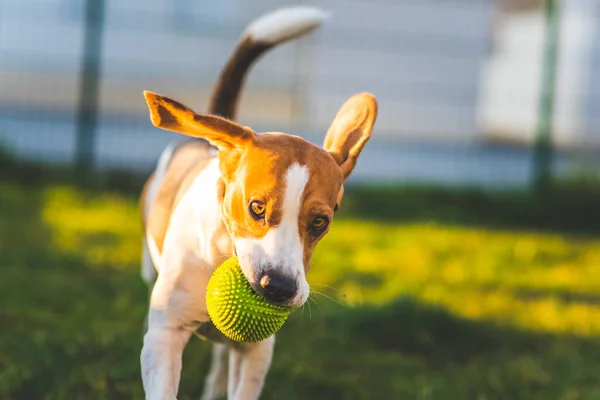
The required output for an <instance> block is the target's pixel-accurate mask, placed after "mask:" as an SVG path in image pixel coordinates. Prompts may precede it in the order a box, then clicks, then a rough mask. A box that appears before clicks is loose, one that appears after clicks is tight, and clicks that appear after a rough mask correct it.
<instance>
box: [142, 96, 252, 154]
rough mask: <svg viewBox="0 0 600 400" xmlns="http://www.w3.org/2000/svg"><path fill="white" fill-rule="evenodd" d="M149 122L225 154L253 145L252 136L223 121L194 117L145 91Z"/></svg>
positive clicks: (242, 129)
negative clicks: (210, 145) (201, 140)
mask: <svg viewBox="0 0 600 400" xmlns="http://www.w3.org/2000/svg"><path fill="white" fill-rule="evenodd" d="M144 97H145V98H146V103H147V104H148V108H149V109H150V120H151V121H152V124H153V125H154V126H156V127H158V128H162V129H166V130H169V131H174V132H178V133H182V134H184V135H188V136H193V137H198V138H203V139H206V140H208V141H209V142H210V143H211V144H212V145H213V146H215V147H217V148H218V149H219V150H228V149H232V148H234V147H237V146H241V145H244V144H245V143H248V142H250V141H252V140H253V139H254V137H255V134H254V132H253V131H252V130H251V129H250V128H247V127H244V126H241V125H238V124H236V123H235V122H232V121H229V120H227V119H224V118H220V117H217V116H212V115H201V114H196V113H195V112H194V111H193V110H191V109H190V108H188V107H186V106H185V105H183V104H181V103H179V102H177V101H175V100H173V99H170V98H168V97H165V96H161V95H159V94H156V93H152V92H149V91H144Z"/></svg>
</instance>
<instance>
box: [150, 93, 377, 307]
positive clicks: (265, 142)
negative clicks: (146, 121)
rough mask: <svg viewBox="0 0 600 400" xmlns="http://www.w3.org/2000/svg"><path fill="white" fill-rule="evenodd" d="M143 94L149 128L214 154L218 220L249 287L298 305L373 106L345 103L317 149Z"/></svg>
mask: <svg viewBox="0 0 600 400" xmlns="http://www.w3.org/2000/svg"><path fill="white" fill-rule="evenodd" d="M144 94H145V97H146V101H147V103H148V107H149V108H150V115H151V119H152V123H153V124H154V125H155V126H157V127H159V128H163V129H167V130H171V131H176V132H179V133H183V134H186V135H189V136H193V137H199V138H204V139H206V140H207V141H208V142H210V143H211V144H212V145H214V146H215V147H216V148H217V149H218V150H219V165H220V171H221V175H222V179H221V181H220V185H221V186H220V188H219V189H220V190H219V193H220V196H221V212H222V214H223V218H224V221H225V224H226V225H227V228H228V230H229V232H230V234H231V236H232V238H233V242H234V245H235V250H236V253H237V256H238V258H239V261H240V265H241V267H242V270H243V272H244V274H245V276H246V278H247V279H248V281H249V282H250V284H251V285H252V286H253V287H254V289H255V290H256V291H258V292H259V293H261V294H263V295H264V296H265V297H266V298H267V299H268V300H270V301H272V302H274V303H279V304H284V305H288V306H292V307H298V306H300V305H302V304H304V302H305V301H306V300H307V299H308V295H309V286H308V283H307V281H306V273H307V272H308V269H309V266H310V259H311V256H312V253H313V250H314V248H315V246H316V244H317V243H318V242H319V240H321V238H323V236H324V235H325V234H326V233H327V231H328V230H329V226H330V223H331V220H332V219H333V214H334V211H335V210H336V209H337V208H338V207H339V205H340V202H341V199H342V195H343V183H344V181H345V180H346V178H348V176H349V175H350V173H351V172H352V170H353V168H354V166H355V165H356V160H357V159H358V156H359V154H360V152H361V150H362V148H363V146H364V145H365V143H366V142H367V140H368V139H369V137H370V136H371V131H372V129H373V125H374V123H375V118H376V116H377V102H376V100H375V98H374V97H373V96H372V95H370V94H368V93H362V94H358V95H355V96H353V97H351V98H350V99H349V100H348V101H347V102H346V103H345V104H344V105H343V106H342V108H341V109H340V111H339V112H338V114H337V115H336V117H335V119H334V121H333V123H332V124H331V127H330V128H329V131H328V132H327V135H326V137H325V142H324V145H323V148H321V147H319V146H316V145H313V144H311V143H309V142H307V141H305V140H304V139H302V138H300V137H297V136H292V135H287V134H284V133H262V134H257V133H255V132H254V131H253V130H252V129H250V128H248V127H243V126H240V125H238V124H236V123H235V122H232V121H229V120H226V119H223V118H219V117H216V116H209V115H201V114H197V113H195V112H194V111H192V110H191V109H189V108H188V107H186V106H184V105H183V104H181V103H178V102H176V101H174V100H172V99H169V98H167V97H163V96H160V95H157V94H154V93H150V92H145V93H144Z"/></svg>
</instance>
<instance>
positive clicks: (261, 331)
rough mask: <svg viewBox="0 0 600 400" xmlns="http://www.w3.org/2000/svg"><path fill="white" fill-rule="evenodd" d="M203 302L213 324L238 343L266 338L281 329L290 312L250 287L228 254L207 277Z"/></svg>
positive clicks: (240, 269) (233, 259)
mask: <svg viewBox="0 0 600 400" xmlns="http://www.w3.org/2000/svg"><path fill="white" fill-rule="evenodd" d="M206 306H207V309H208V315H209V317H210V319H211V320H212V322H213V324H214V325H215V327H216V328H217V329H218V330H219V331H220V332H221V333H222V334H223V335H225V336H226V337H228V338H229V339H231V340H235V341H236V342H241V343H254V342H260V341H261V340H265V339H267V338H268V337H270V336H271V335H273V334H274V333H275V332H277V331H278V330H279V329H281V327H282V326H283V324H284V323H285V321H286V320H287V318H288V316H289V315H290V312H291V310H290V309H289V308H286V307H282V306H279V305H276V304H272V303H270V302H268V301H267V300H266V299H265V298H264V297H262V296H261V295H259V294H258V293H256V292H255V291H254V289H252V286H250V283H248V280H246V277H245V276H244V273H243V272H242V268H241V267H240V264H239V262H238V259H237V257H231V258H229V259H228V260H227V261H225V262H224V263H223V264H221V265H220V266H219V267H218V268H217V269H216V270H215V272H214V273H213V275H212V277H211V278H210V280H209V281H208V290H207V291H206Z"/></svg>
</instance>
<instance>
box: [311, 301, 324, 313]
mask: <svg viewBox="0 0 600 400" xmlns="http://www.w3.org/2000/svg"><path fill="white" fill-rule="evenodd" d="M308 300H312V302H313V303H315V304H316V305H317V307H319V310H321V314H323V309H322V308H321V305H320V304H319V303H318V302H317V300H315V299H311V298H310V297H309V298H308Z"/></svg>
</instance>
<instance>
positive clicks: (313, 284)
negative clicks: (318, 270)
mask: <svg viewBox="0 0 600 400" xmlns="http://www.w3.org/2000/svg"><path fill="white" fill-rule="evenodd" d="M310 285H311V286H323V287H326V288H327V289H331V290H333V291H336V292H337V291H338V290H337V289H336V288H334V287H333V286H329V285H325V284H323V283H311V284H310Z"/></svg>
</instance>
